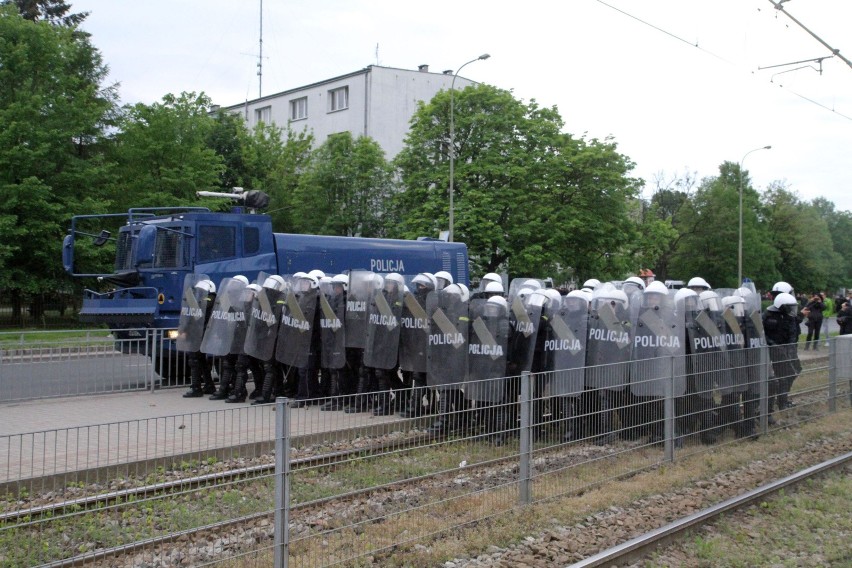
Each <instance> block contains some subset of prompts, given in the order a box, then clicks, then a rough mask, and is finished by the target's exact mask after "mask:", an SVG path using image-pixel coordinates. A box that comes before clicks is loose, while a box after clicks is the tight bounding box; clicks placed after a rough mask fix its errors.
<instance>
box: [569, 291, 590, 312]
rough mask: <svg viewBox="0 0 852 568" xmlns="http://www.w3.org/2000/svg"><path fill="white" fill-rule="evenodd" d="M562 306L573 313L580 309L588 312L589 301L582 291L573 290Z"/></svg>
mask: <svg viewBox="0 0 852 568" xmlns="http://www.w3.org/2000/svg"><path fill="white" fill-rule="evenodd" d="M562 305H563V306H565V307H566V308H567V309H569V310H571V311H575V310H580V309H582V310H583V311H588V310H589V299H588V298H587V297H586V295H585V294H584V293H583V292H581V291H580V290H571V291H570V292H568V293H567V294H566V295H565V297H564V298H562Z"/></svg>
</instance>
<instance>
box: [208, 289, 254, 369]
mask: <svg viewBox="0 0 852 568" xmlns="http://www.w3.org/2000/svg"><path fill="white" fill-rule="evenodd" d="M245 288H246V285H245V283H244V282H243V281H241V280H236V279H234V278H223V279H222V282H221V283H220V284H219V291H218V294H217V295H216V302H215V303H214V304H213V311H212V312H211V314H210V320H209V321H208V322H207V327H206V329H205V330H204V339H203V340H202V341H201V351H202V352H204V353H206V354H208V355H219V356H222V355H228V354H230V353H231V347H232V346H233V343H234V337H235V336H236V333H237V323H238V322H237V319H238V318H240V317H245V311H240V307H241V306H240V300H241V298H242V296H243V291H244V290H245Z"/></svg>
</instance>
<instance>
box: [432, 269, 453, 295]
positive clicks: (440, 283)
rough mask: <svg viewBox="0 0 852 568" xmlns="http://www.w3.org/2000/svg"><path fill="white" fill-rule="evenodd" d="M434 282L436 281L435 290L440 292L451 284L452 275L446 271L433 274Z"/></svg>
mask: <svg viewBox="0 0 852 568" xmlns="http://www.w3.org/2000/svg"><path fill="white" fill-rule="evenodd" d="M435 280H436V281H437V286H436V287H435V288H436V289H439V290H440V289H443V288H446V287H447V286H449V285H450V284H452V283H453V275H452V274H450V273H449V272H447V271H446V270H441V271H440V272H436V273H435Z"/></svg>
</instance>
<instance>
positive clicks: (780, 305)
mask: <svg viewBox="0 0 852 568" xmlns="http://www.w3.org/2000/svg"><path fill="white" fill-rule="evenodd" d="M772 305H773V306H775V307H776V308H777V309H778V311H781V312H784V313H786V314H789V315H793V314H794V313H796V306H798V303H797V302H796V298H794V297H793V295H792V294H788V293H786V292H781V293H780V294H778V295H777V296H775V300H773V302H772Z"/></svg>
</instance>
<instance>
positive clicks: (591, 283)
mask: <svg viewBox="0 0 852 568" xmlns="http://www.w3.org/2000/svg"><path fill="white" fill-rule="evenodd" d="M600 285H601V281H600V280H598V279H597V278H589V279H588V280H586V281H585V282H583V288H591V289H592V290H594V289H595V288H597V287H598V286H600Z"/></svg>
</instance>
